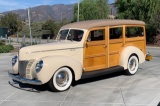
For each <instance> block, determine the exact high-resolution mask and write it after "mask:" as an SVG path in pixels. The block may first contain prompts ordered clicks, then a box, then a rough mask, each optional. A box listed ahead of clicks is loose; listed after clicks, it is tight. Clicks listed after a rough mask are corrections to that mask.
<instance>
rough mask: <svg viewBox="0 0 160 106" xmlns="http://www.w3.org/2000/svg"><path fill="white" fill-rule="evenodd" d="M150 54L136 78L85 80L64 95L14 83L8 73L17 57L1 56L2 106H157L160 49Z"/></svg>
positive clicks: (116, 76) (120, 74)
mask: <svg viewBox="0 0 160 106" xmlns="http://www.w3.org/2000/svg"><path fill="white" fill-rule="evenodd" d="M147 51H148V52H150V54H151V55H152V56H153V60H152V61H146V62H145V63H143V64H141V65H140V67H139V70H138V72H137V73H136V75H133V76H127V75H125V74H124V73H123V72H118V73H113V74H108V75H105V76H101V77H96V78H91V79H84V80H80V81H78V82H75V83H74V84H73V85H72V86H71V88H70V89H69V90H67V91H64V92H51V91H49V90H48V89H47V88H46V87H45V86H30V85H26V84H20V85H19V84H17V83H12V80H11V79H10V78H9V77H8V74H7V72H8V71H10V70H11V69H12V68H11V58H12V57H13V55H15V53H7V54H0V106H44V105H45V106H157V105H158V103H159V102H160V48H152V47H147ZM9 81H10V82H11V84H10V83H9ZM16 87H17V88H16ZM19 88H21V89H19Z"/></svg>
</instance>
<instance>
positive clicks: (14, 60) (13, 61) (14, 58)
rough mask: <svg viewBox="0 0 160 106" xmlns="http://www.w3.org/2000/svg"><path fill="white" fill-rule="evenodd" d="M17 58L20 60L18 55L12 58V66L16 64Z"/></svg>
mask: <svg viewBox="0 0 160 106" xmlns="http://www.w3.org/2000/svg"><path fill="white" fill-rule="evenodd" d="M17 60H18V56H17V55H16V56H14V57H13V58H12V66H14V65H15V64H16V62H17Z"/></svg>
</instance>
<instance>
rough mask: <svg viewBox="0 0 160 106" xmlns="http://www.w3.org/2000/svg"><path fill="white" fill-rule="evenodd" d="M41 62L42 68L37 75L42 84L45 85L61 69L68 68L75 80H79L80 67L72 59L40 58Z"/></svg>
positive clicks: (65, 57)
mask: <svg viewBox="0 0 160 106" xmlns="http://www.w3.org/2000/svg"><path fill="white" fill-rule="evenodd" d="M41 60H43V68H42V69H41V71H40V72H39V73H37V78H38V80H41V81H42V83H43V84H45V83H47V82H48V81H49V80H50V79H51V78H52V76H53V75H54V73H55V72H56V71H57V70H58V69H59V68H61V67H65V66H66V67H70V68H71V69H72V70H73V72H74V75H75V76H74V78H75V80H79V79H80V78H81V75H82V65H81V64H80V62H79V61H78V60H76V59H74V58H73V57H68V56H49V57H44V58H41Z"/></svg>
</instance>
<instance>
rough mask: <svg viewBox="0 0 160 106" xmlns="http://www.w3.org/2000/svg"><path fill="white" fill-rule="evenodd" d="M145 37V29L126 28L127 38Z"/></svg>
mask: <svg viewBox="0 0 160 106" xmlns="http://www.w3.org/2000/svg"><path fill="white" fill-rule="evenodd" d="M142 36H144V30H143V27H126V37H127V38H133V37H142Z"/></svg>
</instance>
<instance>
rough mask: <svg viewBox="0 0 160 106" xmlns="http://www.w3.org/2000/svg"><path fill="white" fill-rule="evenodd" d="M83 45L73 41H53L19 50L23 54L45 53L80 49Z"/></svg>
mask: <svg viewBox="0 0 160 106" xmlns="http://www.w3.org/2000/svg"><path fill="white" fill-rule="evenodd" d="M82 47H83V44H82V43H80V42H75V41H55V42H53V43H47V44H40V45H33V46H27V47H23V48H21V49H20V52H21V53H22V52H23V53H25V54H31V53H37V52H45V51H54V50H63V49H72V48H82Z"/></svg>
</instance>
